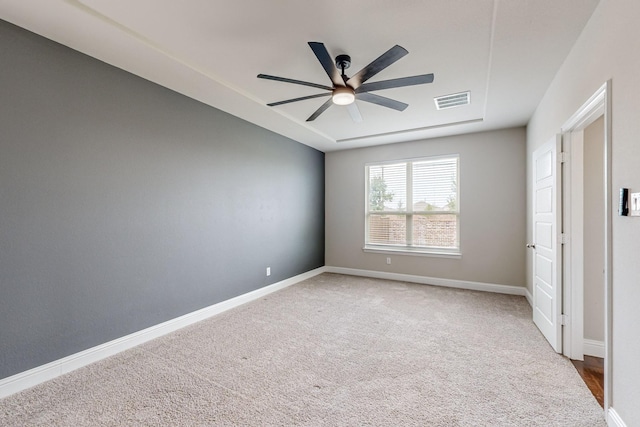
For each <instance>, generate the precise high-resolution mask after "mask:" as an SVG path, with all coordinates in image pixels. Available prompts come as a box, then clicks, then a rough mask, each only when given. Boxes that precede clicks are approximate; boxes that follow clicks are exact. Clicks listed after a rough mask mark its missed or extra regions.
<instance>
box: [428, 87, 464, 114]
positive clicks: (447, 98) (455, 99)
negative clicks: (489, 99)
mask: <svg viewBox="0 0 640 427" xmlns="http://www.w3.org/2000/svg"><path fill="white" fill-rule="evenodd" d="M433 100H434V101H435V102H436V108H437V109H438V110H444V109H447V108H453V107H459V106H461V105H467V104H469V103H470V102H471V92H469V91H467V92H460V93H452V94H451V95H443V96H438V97H437V98H433Z"/></svg>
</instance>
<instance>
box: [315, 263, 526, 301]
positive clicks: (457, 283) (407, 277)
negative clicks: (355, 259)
mask: <svg viewBox="0 0 640 427" xmlns="http://www.w3.org/2000/svg"><path fill="white" fill-rule="evenodd" d="M325 269H326V272H327V273H338V274H346V275H350V276H362V277H371V278H374V279H386V280H398V281H402V282H411V283H419V284H422V285H433V286H443V287H447V288H458V289H469V290H473V291H483V292H493V293H498V294H508V295H520V296H526V292H527V289H526V288H524V287H522V286H511V285H497V284H493V283H482V282H471V281H467V280H453V279H440V278H437V277H427V276H415V275H411V274H401V273H390V272H385V271H373V270H358V269H355V268H345V267H330V266H327V267H325Z"/></svg>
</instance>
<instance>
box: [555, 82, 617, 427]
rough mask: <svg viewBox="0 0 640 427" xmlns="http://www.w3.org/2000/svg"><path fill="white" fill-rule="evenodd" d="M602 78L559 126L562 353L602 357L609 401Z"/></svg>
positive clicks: (607, 174) (607, 171) (608, 195)
mask: <svg viewBox="0 0 640 427" xmlns="http://www.w3.org/2000/svg"><path fill="white" fill-rule="evenodd" d="M610 84H611V82H607V83H606V84H605V85H603V86H602V87H601V88H600V89H599V90H598V91H597V92H596V93H595V94H594V95H593V96H592V97H591V98H590V99H589V101H587V102H586V103H585V104H584V105H583V106H582V107H581V108H580V109H579V110H578V111H577V112H576V113H575V114H574V115H573V116H572V117H571V118H570V119H569V120H568V121H567V123H565V125H564V126H563V127H562V147H563V151H564V152H565V153H567V155H566V156H567V159H566V160H567V161H566V163H565V164H564V165H563V172H562V193H563V197H562V223H563V230H562V231H563V233H565V234H566V235H567V236H568V238H567V239H565V240H566V241H565V242H564V245H563V248H562V259H563V262H562V264H563V267H562V275H563V280H562V283H563V291H562V300H563V301H562V307H563V314H564V315H565V316H566V319H567V321H566V322H564V323H565V325H564V327H563V334H562V335H563V338H562V341H563V343H562V347H563V351H562V353H563V354H564V355H565V356H567V357H569V358H570V359H572V360H577V361H582V360H584V356H585V355H587V356H588V357H589V356H596V357H601V358H603V359H604V363H603V370H604V409H605V416H606V412H607V409H608V408H609V407H610V406H611V399H610V397H611V384H610V379H611V375H610V373H611V365H610V361H611V316H612V313H611V268H610V266H611V215H612V189H611V115H610V105H611V104H610V102H609V97H610V93H611V92H610Z"/></svg>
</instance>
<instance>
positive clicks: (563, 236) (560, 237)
mask: <svg viewBox="0 0 640 427" xmlns="http://www.w3.org/2000/svg"><path fill="white" fill-rule="evenodd" d="M558 243H560V244H561V245H566V244H567V243H569V236H567V233H560V234H559V235H558Z"/></svg>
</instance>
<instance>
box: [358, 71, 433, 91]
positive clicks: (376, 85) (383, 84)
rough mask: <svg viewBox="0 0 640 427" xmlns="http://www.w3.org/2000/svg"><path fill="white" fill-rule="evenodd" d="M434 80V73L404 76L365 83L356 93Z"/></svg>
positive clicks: (420, 83)
mask: <svg viewBox="0 0 640 427" xmlns="http://www.w3.org/2000/svg"><path fill="white" fill-rule="evenodd" d="M432 82H433V74H422V75H419V76H411V77H402V78H399V79H391V80H383V81H380V82H373V83H365V84H363V85H361V86H359V87H358V89H356V93H362V92H370V91H374V90H383V89H392V88H396V87H405V86H414V85H422V84H426V83H432Z"/></svg>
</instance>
